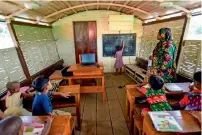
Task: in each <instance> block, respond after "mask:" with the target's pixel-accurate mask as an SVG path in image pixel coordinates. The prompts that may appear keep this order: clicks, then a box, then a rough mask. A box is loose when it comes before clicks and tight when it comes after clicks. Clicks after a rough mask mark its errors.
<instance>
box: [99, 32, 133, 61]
mask: <svg viewBox="0 0 202 135" xmlns="http://www.w3.org/2000/svg"><path fill="white" fill-rule="evenodd" d="M102 40H103V41H102V43H103V57H111V56H114V55H115V51H116V46H120V45H121V42H122V41H124V43H125V47H124V51H123V56H135V55H136V34H135V33H133V34H103V35H102Z"/></svg>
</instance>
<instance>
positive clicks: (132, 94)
mask: <svg viewBox="0 0 202 135" xmlns="http://www.w3.org/2000/svg"><path fill="white" fill-rule="evenodd" d="M176 84H179V87H182V89H185V91H182V92H170V91H167V90H165V93H166V96H178V97H182V96H183V95H184V94H185V93H186V92H188V90H187V87H188V86H189V84H190V83H176ZM138 89H140V87H137V88H136V85H126V108H127V115H128V119H129V129H130V131H131V133H132V132H133V127H134V126H133V123H134V121H133V120H134V119H133V115H134V109H135V107H136V108H146V107H149V105H148V104H138V103H136V101H137V99H138V98H143V99H144V98H146V97H145V95H144V94H142V93H141V92H140V91H139V90H138Z"/></svg>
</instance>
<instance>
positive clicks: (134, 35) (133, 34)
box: [102, 33, 137, 57]
mask: <svg viewBox="0 0 202 135" xmlns="http://www.w3.org/2000/svg"><path fill="white" fill-rule="evenodd" d="M106 35H132V36H133V37H134V40H135V46H134V47H135V52H134V54H133V55H128V54H124V53H123V56H136V49H137V48H136V45H137V38H136V33H123V34H119V33H117V34H102V52H103V57H113V56H114V55H107V56H106V55H105V53H104V49H105V48H104V36H106Z"/></svg>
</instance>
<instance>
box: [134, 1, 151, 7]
mask: <svg viewBox="0 0 202 135" xmlns="http://www.w3.org/2000/svg"><path fill="white" fill-rule="evenodd" d="M150 2H151V1H145V2H144V3H143V4H140V5H139V6H137V8H142V7H144V6H145V5H147V4H149V3H150Z"/></svg>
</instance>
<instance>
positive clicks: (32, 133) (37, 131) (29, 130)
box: [23, 123, 44, 135]
mask: <svg viewBox="0 0 202 135" xmlns="http://www.w3.org/2000/svg"><path fill="white" fill-rule="evenodd" d="M23 125H24V133H23V135H41V133H42V131H43V129H44V124H41V123H23Z"/></svg>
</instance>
